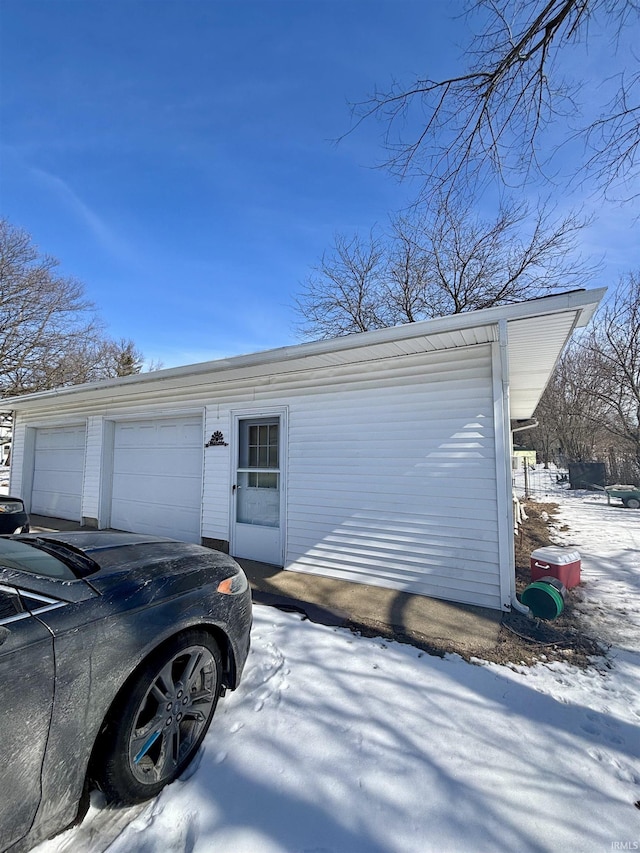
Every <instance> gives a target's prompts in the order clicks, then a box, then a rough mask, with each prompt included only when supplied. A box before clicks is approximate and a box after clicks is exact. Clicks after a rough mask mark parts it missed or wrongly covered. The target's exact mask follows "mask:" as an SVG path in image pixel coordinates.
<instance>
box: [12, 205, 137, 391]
mask: <svg viewBox="0 0 640 853" xmlns="http://www.w3.org/2000/svg"><path fill="white" fill-rule="evenodd" d="M58 266H59V262H58V261H57V260H56V259H55V258H51V257H49V256H46V255H42V254H41V253H40V252H39V251H38V248H37V247H36V246H35V245H34V243H33V241H32V239H31V237H30V235H29V234H27V233H26V232H25V231H22V230H21V229H19V228H16V227H14V226H13V225H11V224H10V223H9V222H8V221H7V220H5V219H2V220H0V396H5V397H6V396H11V395H13V394H20V393H23V392H30V391H38V390H42V389H46V388H52V387H55V386H57V385H67V384H75V383H78V382H84V381H88V380H90V379H97V378H102V377H105V376H116V375H124V374H125V373H127V372H138V371H139V370H140V368H141V366H142V361H141V358H142V357H141V354H140V353H139V352H138V351H137V350H136V348H135V346H134V344H133V342H131V341H120V342H119V343H118V342H115V341H112V340H110V339H109V338H108V337H107V336H106V335H105V334H104V331H103V326H102V324H101V322H100V321H99V319H98V317H97V315H96V311H95V307H94V305H93V304H92V303H91V302H90V301H89V300H87V299H86V297H85V293H84V286H83V285H82V284H81V283H80V282H79V281H76V280H75V279H73V278H68V277H65V276H62V275H59V274H58V272H57V270H58Z"/></svg>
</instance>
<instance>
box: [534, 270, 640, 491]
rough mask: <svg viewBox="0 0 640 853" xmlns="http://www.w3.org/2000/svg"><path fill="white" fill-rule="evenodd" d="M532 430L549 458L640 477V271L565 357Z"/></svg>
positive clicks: (610, 474)
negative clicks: (596, 465)
mask: <svg viewBox="0 0 640 853" xmlns="http://www.w3.org/2000/svg"><path fill="white" fill-rule="evenodd" d="M535 414H536V418H537V419H538V421H539V426H538V427H537V428H536V429H535V430H531V431H529V432H527V433H526V434H525V437H526V440H527V441H529V442H530V443H531V446H532V447H534V448H535V449H536V450H538V451H539V452H540V453H541V455H542V457H543V460H544V461H545V463H548V462H550V461H553V462H556V463H559V464H561V465H563V466H564V465H566V464H567V463H569V462H593V461H600V462H605V463H606V465H607V474H608V477H609V481H610V482H611V481H615V480H620V478H623V479H625V480H630V481H633V482H638V481H639V479H640V274H638V273H631V274H629V275H627V276H625V277H624V278H623V280H622V281H621V282H620V285H619V287H618V289H617V290H616V292H615V295H614V297H613V299H612V300H611V301H610V302H608V303H605V304H604V305H603V306H602V308H601V309H600V310H599V311H598V312H597V314H596V316H595V317H594V319H593V322H592V324H591V327H590V328H589V329H588V330H587V331H586V333H584V334H583V335H582V336H580V337H578V338H576V339H574V341H573V342H572V343H571V344H570V345H569V347H567V349H566V350H565V352H564V353H563V355H562V357H561V359H560V360H559V362H558V364H557V366H556V369H555V371H554V374H553V376H552V378H551V381H550V382H549V384H548V386H547V388H546V390H545V392H544V394H543V396H542V398H541V400H540V403H539V405H538V408H537V409H536V413H535Z"/></svg>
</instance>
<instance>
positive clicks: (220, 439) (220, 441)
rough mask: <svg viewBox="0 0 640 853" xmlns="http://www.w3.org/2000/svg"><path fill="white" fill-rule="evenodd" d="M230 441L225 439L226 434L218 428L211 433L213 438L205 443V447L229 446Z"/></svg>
mask: <svg viewBox="0 0 640 853" xmlns="http://www.w3.org/2000/svg"><path fill="white" fill-rule="evenodd" d="M228 446H229V445H228V442H226V441H225V440H224V435H223V434H222V433H221V432H220V430H216V431H215V432H214V433H212V434H211V438H210V439H209V441H208V442H207V443H206V444H205V447H228Z"/></svg>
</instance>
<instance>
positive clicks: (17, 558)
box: [0, 537, 77, 581]
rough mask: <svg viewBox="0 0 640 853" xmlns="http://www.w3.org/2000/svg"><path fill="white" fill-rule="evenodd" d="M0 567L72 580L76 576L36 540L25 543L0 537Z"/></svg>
mask: <svg viewBox="0 0 640 853" xmlns="http://www.w3.org/2000/svg"><path fill="white" fill-rule="evenodd" d="M0 567H4V568H7V569H17V570H18V571H20V572H30V573H31V574H32V575H42V576H44V577H47V578H59V579H61V580H70V581H73V580H76V577H77V576H76V574H75V573H74V572H73V570H72V569H71V568H70V566H68V565H67V564H66V563H63V562H62V560H59V559H58V557H55V556H54V555H53V554H51V553H49V552H48V551H47V550H43V545H42V543H40V542H38V541H36V540H34V541H33V542H30V543H27V542H24V541H18V540H17V539H6V538H4V537H0Z"/></svg>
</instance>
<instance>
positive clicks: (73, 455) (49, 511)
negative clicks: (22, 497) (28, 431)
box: [31, 424, 86, 521]
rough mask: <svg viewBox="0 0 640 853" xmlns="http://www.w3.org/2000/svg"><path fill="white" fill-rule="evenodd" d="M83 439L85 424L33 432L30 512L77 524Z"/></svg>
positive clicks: (82, 463)
mask: <svg viewBox="0 0 640 853" xmlns="http://www.w3.org/2000/svg"><path fill="white" fill-rule="evenodd" d="M85 439H86V425H85V424H82V425H74V426H64V427H52V428H50V429H43V428H39V429H37V430H36V434H35V454H34V465H33V485H32V490H31V512H32V513H35V514H37V515H46V516H52V517H55V518H66V519H68V520H70V521H80V518H81V515H82V487H83V478H84V460H85Z"/></svg>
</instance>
